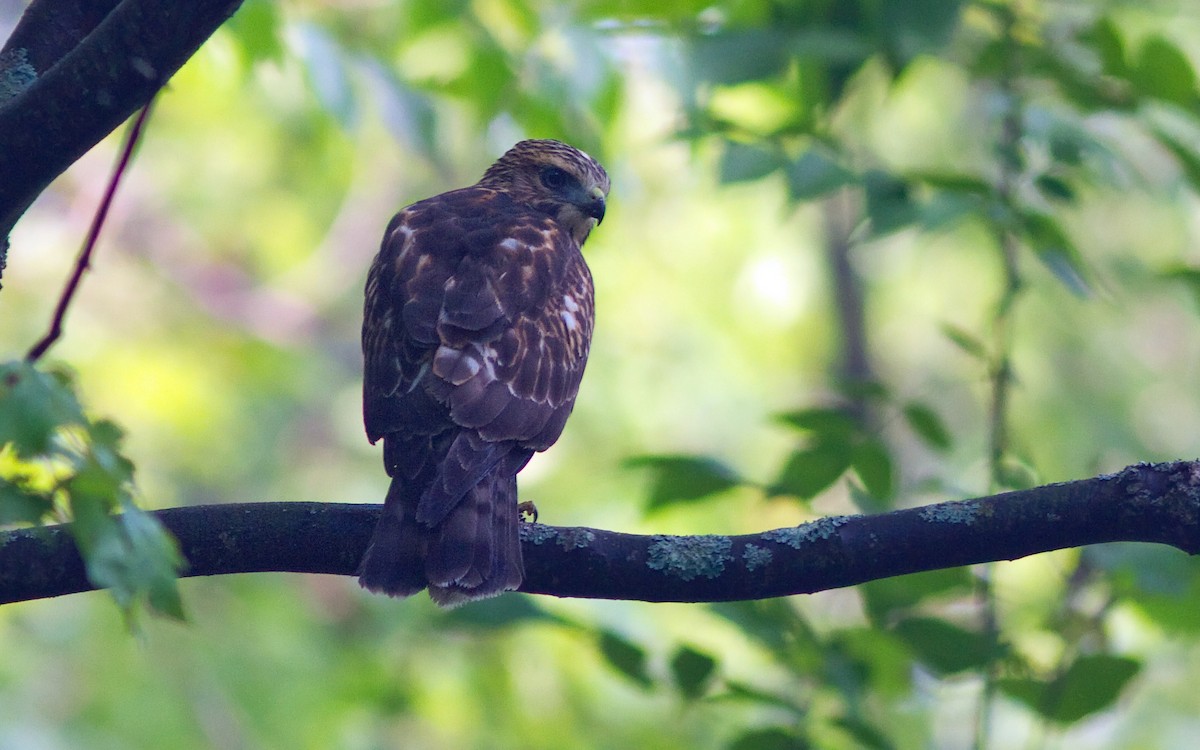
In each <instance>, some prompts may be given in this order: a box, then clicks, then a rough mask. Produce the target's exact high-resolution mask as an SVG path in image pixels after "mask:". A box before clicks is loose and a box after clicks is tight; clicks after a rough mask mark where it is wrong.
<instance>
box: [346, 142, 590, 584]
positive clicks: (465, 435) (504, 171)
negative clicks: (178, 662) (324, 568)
mask: <svg viewBox="0 0 1200 750" xmlns="http://www.w3.org/2000/svg"><path fill="white" fill-rule="evenodd" d="M608 189H609V183H608V174H607V173H606V172H605V171H604V168H603V167H601V166H600V165H599V164H598V163H597V162H596V161H595V160H594V159H592V158H591V157H590V156H588V155H587V154H585V153H583V152H582V151H579V150H577V149H575V148H572V147H571V146H568V145H566V144H565V143H560V142H558V141H552V140H529V141H522V142H520V143H518V144H516V145H515V146H513V147H512V148H511V149H510V150H509V151H508V152H507V153H505V154H504V155H503V156H501V157H500V159H499V160H497V161H496V163H495V164H493V165H492V166H491V167H489V168H488V169H487V171H486V172H485V173H484V175H483V178H482V179H480V180H479V182H478V183H476V184H474V185H472V186H471V187H467V188H463V189H460V190H453V191H450V192H448V193H442V194H441V195H437V196H434V197H432V198H427V199H426V200H423V201H419V202H417V203H414V204H413V205H411V206H409V207H407V208H405V209H403V210H401V211H400V213H398V214H396V216H395V217H393V218H392V221H391V223H390V224H388V228H387V231H386V233H385V234H384V237H383V243H382V246H381V248H380V250H379V255H377V256H376V257H375V261H374V263H373V264H372V265H371V270H370V273H369V274H368V276H367V285H366V305H365V308H364V315H363V328H362V347H363V359H364V377H363V419H364V422H365V424H366V429H367V437H368V438H369V439H370V441H371V442H372V443H375V442H376V441H378V440H379V439H380V438H382V439H383V461H384V466H385V468H386V469H387V472H388V475H389V476H391V478H392V482H391V486H390V488H389V489H388V493H387V498H386V499H385V501H384V508H383V515H382V516H381V517H380V519H379V523H378V525H377V526H376V527H375V532H374V534H373V536H372V537H371V542H370V545H369V546H368V547H367V551H366V554H365V555H364V556H363V560H362V563H361V564H360V566H359V570H358V576H359V578H358V581H359V583H360V584H361V585H362V586H363V587H364V588H366V589H369V590H371V591H375V592H380V593H384V594H387V595H389V596H398V597H403V596H411V595H413V594H416V593H418V592H419V591H421V590H422V589H424V588H427V587H428V589H429V594H430V596H431V597H432V598H433V600H434V601H435V602H437V603H438V604H439V605H441V606H454V605H457V604H461V603H463V602H466V601H471V600H474V599H483V598H486V597H490V596H495V595H497V594H500V593H502V592H504V591H511V590H514V589H516V588H518V587H519V586H520V585H521V581H522V580H523V579H524V575H525V568H524V564H523V562H522V560H521V544H520V538H519V536H518V526H519V522H520V511H519V510H518V504H517V472H519V471H520V470H521V469H522V468H524V466H525V464H526V463H528V462H529V459H530V457H531V456H532V455H533V454H534V453H535V452H537V451H542V450H545V449H547V448H549V447H550V446H551V445H552V444H553V443H554V441H555V440H557V439H558V436H559V434H560V433H561V432H562V430H563V426H564V425H565V424H566V421H567V417H568V415H570V413H571V409H572V407H573V406H574V405H575V396H576V394H577V393H578V391H579V382H580V379H581V378H582V377H583V369H584V365H585V364H586V363H587V357H588V348H589V346H590V344H591V337H592V322H593V292H592V277H591V273H590V272H589V271H588V267H587V264H586V263H584V260H583V255H582V253H581V251H580V248H581V247H582V245H583V243H584V241H585V240H586V239H587V237H588V234H589V233H590V232H591V231H592V229H593V227H595V226H596V225H597V224H599V223H600V221H601V220H602V219H603V218H604V208H605V198H606V197H607V195H608Z"/></svg>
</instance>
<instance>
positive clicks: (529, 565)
mask: <svg viewBox="0 0 1200 750" xmlns="http://www.w3.org/2000/svg"><path fill="white" fill-rule="evenodd" d="M380 507H381V506H378V505H351V504H341V503H248V504H240V505H209V506H197V507H191V508H173V509H170V510H163V511H158V512H157V513H156V514H155V515H156V516H157V517H158V518H159V520H161V521H162V522H163V524H164V525H165V526H166V527H167V528H168V529H169V530H170V531H171V532H172V533H173V534H174V535H175V536H176V538H177V539H178V540H179V543H180V548H181V550H182V552H183V554H184V557H185V558H186V559H187V561H188V568H187V570H186V571H185V573H184V576H185V577H186V576H209V575H223V574H228V573H255V572H265V571H283V572H293V573H332V574H336V575H354V572H355V570H356V568H357V567H358V561H359V559H360V558H361V557H362V553H363V550H364V549H365V548H366V545H367V541H368V539H369V538H370V535H371V530H372V528H373V527H374V524H375V520H376V519H377V518H378V514H379V511H380ZM521 537H522V542H523V551H524V554H525V566H526V571H527V576H526V580H525V584H524V586H522V588H521V590H522V591H525V592H527V593H535V594H549V595H552V596H562V597H582V598H596V599H630V600H640V601H652V602H668V601H669V602H712V601H731V600H742V599H763V598H768V597H776V596H787V595H791V594H807V593H813V592H816V591H823V590H826V589H833V588H841V587H844V586H853V585H856V584H859V583H865V582H867V581H871V580H876V579H879V578H888V577H891V576H896V575H903V574H906V573H917V572H920V571H925V570H934V569H938V568H950V567H957V566H961V565H971V564H975V563H983V562H991V561H997V560H1015V559H1017V558H1021V557H1025V556H1027V555H1033V554H1037V553H1039V552H1048V551H1050V550H1055V549H1064V548H1068V547H1079V546H1083V545H1087V544H1099V543H1103V542H1152V543H1157V544H1167V545H1171V546H1173V547H1177V548H1178V549H1180V550H1182V551H1184V552H1187V553H1188V554H1196V553H1197V552H1200V462H1196V461H1179V462H1174V463H1166V464H1137V465H1135V466H1130V467H1128V468H1126V469H1124V470H1122V471H1121V472H1119V473H1116V474H1106V475H1103V476H1099V477H1095V478H1092V479H1084V480H1080V481H1075V482H1066V483H1062V484H1051V485H1046V486H1044V487H1036V488H1033V489H1029V490H1021V491H1016V492H1006V493H1003V494H1000V495H994V496H990V497H982V498H976V499H973V500H963V501H957V502H948V503H940V504H937V505H928V506H924V507H920V508H909V509H906V510H898V511H893V512H890V513H883V514H879V515H871V516H834V517H827V518H821V519H818V520H816V521H812V522H809V523H804V524H801V525H799V526H795V527H791V528H785V529H774V530H772V531H766V532H762V533H759V534H748V535H743V536H720V535H710V536H666V535H653V536H637V535H633V534H622V533H618V532H614V531H602V530H600V529H588V528H564V527H556V526H546V525H544V524H523V525H522V528H521ZM92 588H94V587H93V586H92V584H91V583H90V582H89V581H88V580H87V576H86V574H85V572H84V567H83V562H82V560H81V559H80V557H79V553H78V551H77V550H76V549H75V546H74V543H73V542H72V540H71V536H70V534H69V532H68V531H67V529H66V527H65V526H51V527H47V528H44V529H22V530H18V531H8V532H3V533H0V603H9V602H16V601H24V600H29V599H40V598H45V597H52V596H61V595H63V594H70V593H76V592H80V591H88V590H90V589H92Z"/></svg>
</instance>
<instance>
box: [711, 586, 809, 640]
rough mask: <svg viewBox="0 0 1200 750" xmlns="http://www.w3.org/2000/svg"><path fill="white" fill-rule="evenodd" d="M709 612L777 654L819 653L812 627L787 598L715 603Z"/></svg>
mask: <svg viewBox="0 0 1200 750" xmlns="http://www.w3.org/2000/svg"><path fill="white" fill-rule="evenodd" d="M708 609H709V610H710V611H712V612H713V613H714V614H716V615H718V616H719V617H723V618H724V619H726V620H728V621H729V622H731V623H733V624H734V625H736V626H737V627H738V628H739V629H740V630H741V631H742V634H743V635H745V636H746V637H747V638H753V639H754V640H755V641H757V642H758V643H760V644H762V645H763V646H764V647H765V648H767V649H768V650H770V651H774V652H776V653H777V654H782V653H784V652H786V651H787V650H788V649H789V648H790V649H795V648H801V649H811V650H813V651H817V650H819V649H820V644H819V643H818V642H817V636H816V634H815V633H814V632H813V630H812V627H811V626H810V625H809V624H808V622H807V621H806V620H805V619H804V616H803V615H802V614H801V613H800V612H798V611H797V610H796V608H795V607H794V606H792V604H791V603H790V602H789V600H788V599H786V598H783V597H780V598H776V599H751V600H748V601H740V602H716V603H713V604H710V605H709V606H708Z"/></svg>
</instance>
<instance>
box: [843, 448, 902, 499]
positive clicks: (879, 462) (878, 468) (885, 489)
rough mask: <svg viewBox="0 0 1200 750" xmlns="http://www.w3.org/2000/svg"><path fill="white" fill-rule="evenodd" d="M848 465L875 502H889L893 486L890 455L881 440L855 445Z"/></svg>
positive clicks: (893, 489)
mask: <svg viewBox="0 0 1200 750" xmlns="http://www.w3.org/2000/svg"><path fill="white" fill-rule="evenodd" d="M850 463H851V465H852V466H853V467H854V473H855V474H857V475H858V478H859V479H861V480H862V483H863V486H864V487H865V488H866V490H867V492H869V493H870V494H871V497H873V498H875V499H876V500H890V499H891V497H892V493H893V492H894V491H895V487H894V485H893V482H892V480H893V471H892V454H891V453H890V452H889V451H888V449H887V446H886V445H884V444H883V441H882V440H878V439H870V440H865V441H863V442H861V443H859V444H858V445H855V446H854V448H853V449H852V451H851V458H850Z"/></svg>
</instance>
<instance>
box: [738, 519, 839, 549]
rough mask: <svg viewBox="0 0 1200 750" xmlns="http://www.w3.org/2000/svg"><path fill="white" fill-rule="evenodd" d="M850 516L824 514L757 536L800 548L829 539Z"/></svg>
mask: <svg viewBox="0 0 1200 750" xmlns="http://www.w3.org/2000/svg"><path fill="white" fill-rule="evenodd" d="M851 518H853V516H826V517H825V518H819V519H817V520H816V521H810V522H809V523H802V524H800V525H799V526H793V527H792V528H789V529H772V530H771V531H764V532H763V533H761V534H759V537H760V538H762V539H765V540H766V541H768V542H776V543H777V544H786V545H787V546H789V547H791V548H792V549H800V547H801V546H803V545H804V544H806V543H809V542H815V541H818V540H820V539H829V538H830V537H832V536H833V535H834V534H836V533H837V530H838V527H839V526H842V525H843V524H845V523H847V522H848V521H849V520H850V519H851Z"/></svg>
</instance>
